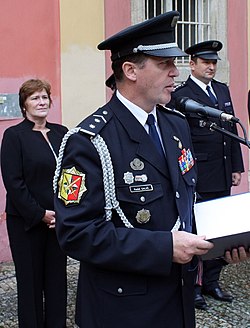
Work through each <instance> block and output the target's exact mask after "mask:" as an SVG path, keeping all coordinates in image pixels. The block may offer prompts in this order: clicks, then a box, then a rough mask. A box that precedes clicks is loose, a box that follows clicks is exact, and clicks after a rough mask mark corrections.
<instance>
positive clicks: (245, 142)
mask: <svg viewBox="0 0 250 328" xmlns="http://www.w3.org/2000/svg"><path fill="white" fill-rule="evenodd" d="M237 123H239V124H240V126H241V128H242V131H243V134H244V138H241V137H239V136H238V135H237V134H234V133H232V132H230V131H227V130H226V129H224V128H221V127H220V126H218V125H217V124H216V123H214V122H211V121H207V122H205V126H206V127H208V128H209V129H210V130H212V131H217V132H219V133H222V134H225V135H227V136H229V137H230V138H233V139H235V140H237V141H239V142H240V143H242V144H243V145H246V146H247V147H248V148H250V142H249V141H248V139H247V133H246V129H245V128H244V126H243V125H242V123H241V122H240V120H239V121H238V122H237Z"/></svg>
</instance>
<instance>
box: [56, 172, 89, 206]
mask: <svg viewBox="0 0 250 328" xmlns="http://www.w3.org/2000/svg"><path fill="white" fill-rule="evenodd" d="M58 185H59V191H58V198H59V199H62V200H63V201H64V203H65V205H68V204H78V203H79V202H80V200H81V197H82V194H83V193H84V192H85V191H87V188H86V185H85V174H84V173H81V172H79V171H77V170H76V168H75V167H72V168H70V169H63V170H62V174H61V178H60V180H59V182H58Z"/></svg>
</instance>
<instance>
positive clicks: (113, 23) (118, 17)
mask: <svg viewBox="0 0 250 328" xmlns="http://www.w3.org/2000/svg"><path fill="white" fill-rule="evenodd" d="M104 17H105V20H104V22H105V39H106V38H108V37H110V36H111V35H113V34H115V33H117V32H119V31H120V30H122V29H123V28H125V27H128V26H130V25H131V7H130V0H123V1H117V0H105V2H104ZM111 72H112V70H111V60H110V51H106V78H108V77H109V75H110V74H111ZM111 94H112V92H111V91H110V90H109V89H107V98H109V97H110V96H111Z"/></svg>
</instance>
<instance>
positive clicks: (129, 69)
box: [122, 61, 137, 81]
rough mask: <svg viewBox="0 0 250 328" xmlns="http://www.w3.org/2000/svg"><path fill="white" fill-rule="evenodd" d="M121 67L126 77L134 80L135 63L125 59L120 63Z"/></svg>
mask: <svg viewBox="0 0 250 328" xmlns="http://www.w3.org/2000/svg"><path fill="white" fill-rule="evenodd" d="M122 69H123V73H124V75H125V76H126V78H127V79H129V80H131V81H136V78H137V76H136V64H134V63H131V62H129V61H126V62H124V63H123V64H122Z"/></svg>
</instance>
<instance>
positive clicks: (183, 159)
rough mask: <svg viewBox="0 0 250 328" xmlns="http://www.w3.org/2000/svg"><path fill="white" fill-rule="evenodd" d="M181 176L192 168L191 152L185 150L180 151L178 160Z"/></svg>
mask: <svg viewBox="0 0 250 328" xmlns="http://www.w3.org/2000/svg"><path fill="white" fill-rule="evenodd" d="M178 162H179V167H180V169H181V174H182V175H183V174H185V173H187V172H188V171H189V170H190V169H191V168H192V167H193V166H194V158H193V155H192V153H191V150H190V149H188V150H186V149H185V148H184V149H182V151H181V156H180V157H179V158H178Z"/></svg>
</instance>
